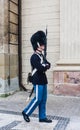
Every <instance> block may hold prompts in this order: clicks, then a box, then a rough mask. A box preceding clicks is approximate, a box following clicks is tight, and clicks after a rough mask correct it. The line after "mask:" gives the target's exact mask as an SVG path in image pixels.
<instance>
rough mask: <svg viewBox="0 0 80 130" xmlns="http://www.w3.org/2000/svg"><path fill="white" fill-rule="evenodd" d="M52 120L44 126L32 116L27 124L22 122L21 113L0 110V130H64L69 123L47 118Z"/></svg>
mask: <svg viewBox="0 0 80 130" xmlns="http://www.w3.org/2000/svg"><path fill="white" fill-rule="evenodd" d="M48 117H49V118H50V119H52V123H49V124H46V123H44V125H43V123H40V122H38V117H37V114H33V115H32V116H31V117H30V118H31V122H30V123H27V122H25V121H24V120H23V117H22V115H21V113H19V112H12V111H5V110H0V130H32V129H33V128H34V130H53V129H54V130H65V128H66V126H67V124H68V123H69V119H68V118H63V117H57V116H48Z"/></svg>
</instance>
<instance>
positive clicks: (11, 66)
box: [0, 0, 19, 95]
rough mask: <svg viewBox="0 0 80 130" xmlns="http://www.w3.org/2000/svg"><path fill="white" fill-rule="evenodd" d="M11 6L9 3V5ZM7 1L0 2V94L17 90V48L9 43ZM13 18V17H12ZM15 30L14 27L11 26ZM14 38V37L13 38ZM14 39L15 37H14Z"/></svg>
mask: <svg viewBox="0 0 80 130" xmlns="http://www.w3.org/2000/svg"><path fill="white" fill-rule="evenodd" d="M10 6H11V5H10ZM8 9H9V1H8V0H1V2H0V95H1V94H9V93H12V92H14V91H16V90H19V83H18V82H19V80H18V48H17V49H16V47H14V46H11V45H10V44H9V32H10V31H12V26H10V28H11V30H9V21H10V20H11V16H10V19H9V12H8ZM12 9H13V8H12ZM13 19H15V17H13ZM13 30H15V28H13ZM13 39H14V38H13ZM14 41H15V39H14Z"/></svg>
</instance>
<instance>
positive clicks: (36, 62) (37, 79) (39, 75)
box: [30, 53, 50, 85]
mask: <svg viewBox="0 0 80 130" xmlns="http://www.w3.org/2000/svg"><path fill="white" fill-rule="evenodd" d="M30 62H31V66H32V70H34V69H35V68H36V69H37V71H36V72H35V73H34V75H33V78H32V84H34V85H36V84H38V85H44V84H47V83H48V81H47V77H46V74H45V72H46V71H47V69H49V68H50V63H49V62H48V61H47V60H46V63H45V64H43V56H42V55H40V54H38V53H34V54H33V55H32V56H31V58H30Z"/></svg>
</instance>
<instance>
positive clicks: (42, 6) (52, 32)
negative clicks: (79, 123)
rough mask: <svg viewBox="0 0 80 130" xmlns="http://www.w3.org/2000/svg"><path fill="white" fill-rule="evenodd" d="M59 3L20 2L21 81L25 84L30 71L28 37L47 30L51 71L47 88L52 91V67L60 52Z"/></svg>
mask: <svg viewBox="0 0 80 130" xmlns="http://www.w3.org/2000/svg"><path fill="white" fill-rule="evenodd" d="M59 7H60V3H59V0H50V1H49V0H34V1H33V0H22V79H23V85H24V86H25V87H27V88H29V85H27V83H26V78H27V73H28V72H29V71H31V68H30V62H29V58H30V56H31V54H32V53H33V50H32V46H31V43H30V37H31V35H32V34H33V33H35V32H36V31H38V30H43V31H45V29H46V26H47V29H48V37H47V38H48V47H47V59H48V60H49V61H50V62H51V65H52V66H51V69H50V70H49V71H48V72H47V76H48V81H49V87H48V90H49V91H52V90H53V66H54V65H55V62H56V61H57V60H58V59H59V51H60V44H59V42H60V23H59V22H60V10H59Z"/></svg>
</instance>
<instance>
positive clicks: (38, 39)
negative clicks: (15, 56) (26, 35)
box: [30, 31, 46, 50]
mask: <svg viewBox="0 0 80 130" xmlns="http://www.w3.org/2000/svg"><path fill="white" fill-rule="evenodd" d="M30 40H31V44H32V47H33V50H37V48H38V47H39V46H40V45H46V35H45V33H44V32H43V31H37V32H36V33H34V34H33V35H32V37H31V39H30Z"/></svg>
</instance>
